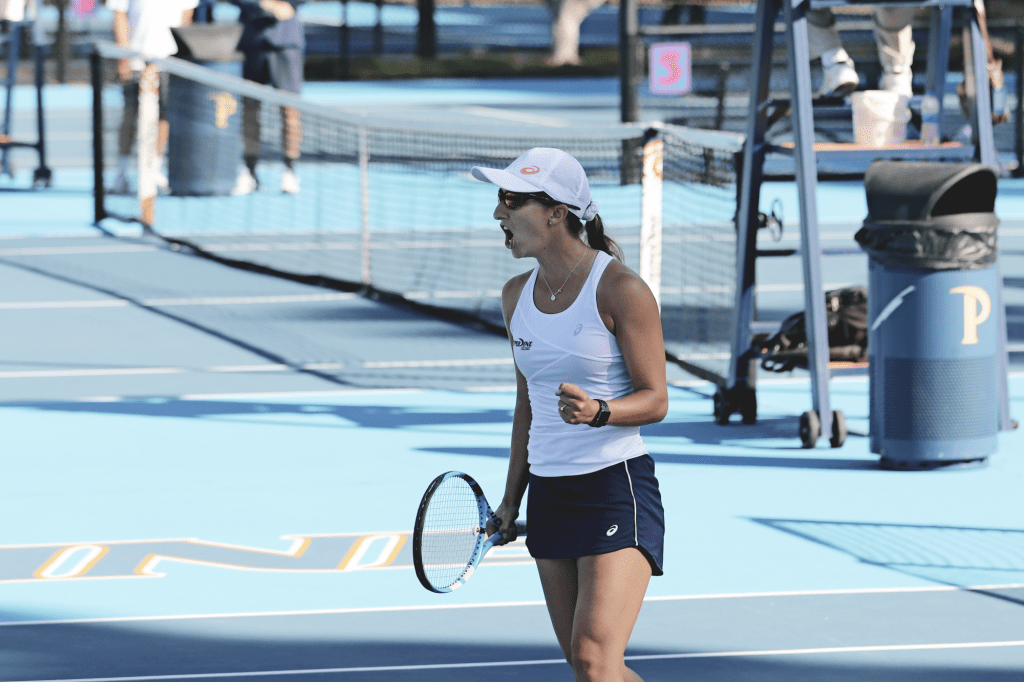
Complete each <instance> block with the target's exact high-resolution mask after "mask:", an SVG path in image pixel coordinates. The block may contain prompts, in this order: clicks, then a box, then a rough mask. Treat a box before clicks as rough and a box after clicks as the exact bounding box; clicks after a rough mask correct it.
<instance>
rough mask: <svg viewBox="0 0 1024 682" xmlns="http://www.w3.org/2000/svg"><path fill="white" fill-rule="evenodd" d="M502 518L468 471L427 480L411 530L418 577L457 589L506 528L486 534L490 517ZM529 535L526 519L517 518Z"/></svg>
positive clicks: (434, 586) (433, 586)
mask: <svg viewBox="0 0 1024 682" xmlns="http://www.w3.org/2000/svg"><path fill="white" fill-rule="evenodd" d="M488 521H490V522H491V523H492V524H493V525H495V526H500V525H501V522H500V520H499V519H498V518H497V517H496V516H495V515H494V512H493V511H492V510H491V505H489V504H487V498H486V497H484V491H483V490H481V489H480V485H479V484H478V483H477V482H476V481H474V480H473V479H472V477H470V476H469V475H468V474H464V473H462V472H461V471H449V472H448V473H445V474H441V475H440V476H438V477H437V478H435V479H434V480H433V481H431V482H430V485H429V486H427V491H426V492H425V493H423V499H422V500H421V501H420V508H419V509H418V510H417V512H416V526H415V528H414V530H413V534H412V562H413V565H414V566H415V567H416V577H417V578H419V579H420V583H422V585H423V587H425V588H427V589H428V590H430V591H431V592H439V593H440V592H452V591H453V590H457V589H459V588H460V587H462V586H463V585H464V584H465V583H466V581H467V580H469V578H470V576H472V575H473V572H474V571H476V567H477V565H479V563H480V560H481V559H483V558H484V555H485V554H487V551H488V550H490V549H491V547H493V546H494V543H495V542H500V541H501V533H500V532H496V533H495V534H494V535H492V536H490V537H487V522H488ZM516 531H517V532H518V533H519V535H520V536H521V537H522V536H525V535H526V522H525V521H516Z"/></svg>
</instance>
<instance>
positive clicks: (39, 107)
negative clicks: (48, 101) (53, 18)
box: [32, 19, 53, 187]
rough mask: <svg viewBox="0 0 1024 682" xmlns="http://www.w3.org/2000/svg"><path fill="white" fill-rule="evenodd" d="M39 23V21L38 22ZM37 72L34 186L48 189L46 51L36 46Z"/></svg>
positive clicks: (49, 179)
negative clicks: (36, 146)
mask: <svg viewBox="0 0 1024 682" xmlns="http://www.w3.org/2000/svg"><path fill="white" fill-rule="evenodd" d="M36 21H38V19H37V20H36ZM32 50H33V53H34V57H35V70H36V130H37V131H38V132H39V144H38V149H39V167H38V168H36V172H35V177H34V178H33V184H35V185H38V184H40V183H42V184H43V185H45V186H46V187H49V186H50V185H51V184H52V180H51V178H52V175H53V174H52V173H51V172H50V168H49V166H47V165H46V116H45V115H44V114H43V71H44V69H45V68H46V63H45V62H44V61H43V56H44V51H43V46H42V45H34V46H33V48H32Z"/></svg>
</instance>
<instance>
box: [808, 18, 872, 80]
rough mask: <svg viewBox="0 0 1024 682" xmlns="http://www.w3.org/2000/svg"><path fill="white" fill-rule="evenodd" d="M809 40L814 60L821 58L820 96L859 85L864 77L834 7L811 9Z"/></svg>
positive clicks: (809, 47)
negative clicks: (841, 33)
mask: <svg viewBox="0 0 1024 682" xmlns="http://www.w3.org/2000/svg"><path fill="white" fill-rule="evenodd" d="M807 43H808V49H809V52H810V57H811V60H812V61H813V60H815V59H821V71H822V81H821V87H820V88H818V91H817V92H816V93H814V94H815V96H816V97H837V96H842V95H844V94H846V93H848V92H852V91H853V90H856V89H857V86H858V85H859V84H860V77H859V76H858V75H857V70H856V68H855V66H854V63H853V60H852V59H851V58H850V55H849V54H847V52H846V50H845V49H844V48H843V41H842V39H841V38H840V37H839V31H838V30H837V29H836V17H835V15H834V14H832V10H829V9H812V10H808V11H807Z"/></svg>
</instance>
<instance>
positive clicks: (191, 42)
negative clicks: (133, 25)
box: [167, 24, 243, 196]
mask: <svg viewBox="0 0 1024 682" xmlns="http://www.w3.org/2000/svg"><path fill="white" fill-rule="evenodd" d="M242 28H243V27H242V25H241V24H192V25H190V26H182V27H180V28H174V29H171V32H172V33H173V34H174V39H175V41H176V42H177V43H178V52H177V54H176V56H177V57H179V58H181V59H186V60H188V61H191V62H194V63H196V64H199V65H201V66H204V67H206V68H209V69H213V70H215V71H219V72H221V73H226V74H228V75H231V76H237V77H239V78H241V77H242V58H243V57H242V53H241V52H238V41H239V39H240V38H241V37H242ZM167 123H168V127H169V135H168V141H167V182H168V184H169V185H170V190H171V194H176V195H185V196H191V195H225V194H230V193H231V190H232V189H234V186H235V180H236V179H237V177H238V166H239V164H240V163H241V159H242V148H243V147H242V102H241V97H240V96H238V95H236V94H234V93H231V92H228V91H226V90H223V89H218V88H215V87H210V86H209V85H205V84H203V83H200V82H198V81H193V80H189V79H186V78H181V77H179V76H177V75H175V74H171V76H170V93H169V98H168V106H167Z"/></svg>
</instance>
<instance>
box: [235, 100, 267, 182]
mask: <svg viewBox="0 0 1024 682" xmlns="http://www.w3.org/2000/svg"><path fill="white" fill-rule="evenodd" d="M261 111H262V104H261V102H260V101H259V100H255V99H250V98H248V97H243V98H242V144H243V147H242V157H243V160H244V161H245V167H244V168H242V170H241V171H240V172H239V174H238V180H236V181H235V188H234V189H233V190H232V191H231V193H232V194H235V195H241V194H249V193H251V192H255V191H256V190H257V189H259V186H260V184H259V181H258V180H257V179H256V162H257V161H258V160H259V158H260V135H261V134H262V130H261V128H260V112H261Z"/></svg>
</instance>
